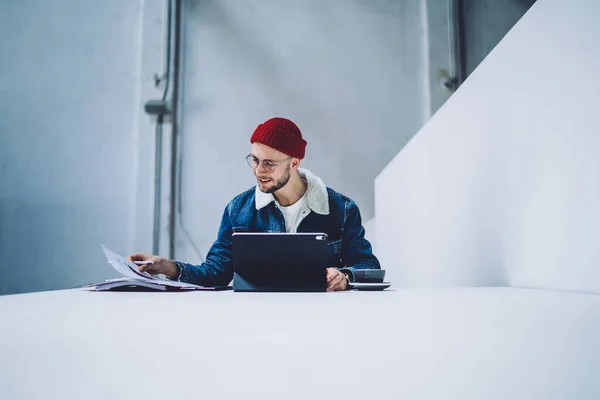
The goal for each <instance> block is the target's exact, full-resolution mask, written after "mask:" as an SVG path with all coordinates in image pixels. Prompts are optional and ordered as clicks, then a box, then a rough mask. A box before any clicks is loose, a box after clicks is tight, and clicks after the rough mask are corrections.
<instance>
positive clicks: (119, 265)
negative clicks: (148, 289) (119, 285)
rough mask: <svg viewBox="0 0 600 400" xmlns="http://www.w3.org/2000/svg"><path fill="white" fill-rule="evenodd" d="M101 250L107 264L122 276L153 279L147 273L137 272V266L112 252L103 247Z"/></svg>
mask: <svg viewBox="0 0 600 400" xmlns="http://www.w3.org/2000/svg"><path fill="white" fill-rule="evenodd" d="M102 250H103V251H104V255H106V258H107V260H108V262H109V264H110V265H112V266H113V267H114V269H116V270H117V271H119V272H120V273H121V274H122V275H124V276H127V277H129V278H144V279H154V277H153V276H152V275H150V274H149V273H147V272H139V271H138V269H137V265H135V264H134V263H132V262H131V261H129V260H128V259H126V258H125V257H122V256H120V255H118V254H117V253H115V252H114V251H112V250H110V249H108V248H106V247H104V246H103V245H102Z"/></svg>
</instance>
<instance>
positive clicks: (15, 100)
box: [0, 0, 162, 293]
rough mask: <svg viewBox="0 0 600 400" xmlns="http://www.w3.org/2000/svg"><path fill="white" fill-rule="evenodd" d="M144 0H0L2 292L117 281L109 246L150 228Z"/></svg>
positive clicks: (118, 246) (127, 242)
mask: <svg viewBox="0 0 600 400" xmlns="http://www.w3.org/2000/svg"><path fill="white" fill-rule="evenodd" d="M147 3H151V1H150V2H147ZM141 5H142V2H141V1H139V0H137V1H132V0H128V1H124V0H112V1H102V2H96V1H91V0H89V1H76V2H73V1H66V0H56V1H52V2H48V1H43V0H30V1H16V0H9V1H2V2H1V3H0V36H1V37H2V38H3V41H2V44H1V45H0V92H1V96H0V293H18V292H26V291H38V290H48V289H57V288H64V287H71V286H74V285H80V284H83V283H89V282H94V281H98V280H102V279H104V278H108V277H110V276H111V275H113V274H112V273H111V271H110V268H109V267H108V266H107V264H106V260H105V259H104V256H103V254H102V251H101V249H100V243H104V244H105V245H107V246H109V247H112V248H114V249H115V250H117V251H120V252H125V251H128V250H130V249H131V248H132V247H133V246H134V245H135V244H136V243H140V242H144V237H146V236H147V235H146V234H144V233H140V232H141V230H139V231H138V232H136V218H137V215H138V214H143V213H144V210H147V209H148V206H147V204H146V206H145V203H144V202H143V201H138V200H139V199H137V198H136V192H139V193H143V191H137V190H136V186H137V185H138V183H140V182H142V183H143V179H140V177H139V176H138V172H137V171H138V168H137V167H138V150H141V151H144V149H145V148H146V146H147V141H145V140H144V139H143V138H142V139H140V138H138V134H139V133H140V131H141V130H142V129H145V128H146V129H151V125H150V124H149V123H148V126H145V125H144V124H143V123H140V115H139V112H140V110H141V107H140V93H141V90H142V88H143V87H144V85H143V84H142V82H141V79H140V71H141V69H140V65H141V61H142V60H141V56H142V52H141V45H142V19H143V15H142V8H141ZM159 10H162V6H161V7H159ZM146 17H147V16H146ZM153 22H154V24H155V25H156V21H153ZM158 31H159V32H160V39H161V40H162V30H161V29H160V25H159V29H158ZM160 43H161V42H159V44H160ZM157 52H158V53H157V54H159V55H162V45H161V46H159V47H158V49H157ZM149 64H152V63H151V62H150V63H149ZM157 66H158V68H159V69H158V71H160V69H161V68H162V65H161V64H160V62H159V63H158V65H157ZM150 138H151V136H150ZM150 143H151V142H150ZM150 154H151V153H150ZM149 162H150V166H151V163H152V160H151V159H150V160H149ZM139 163H140V165H144V163H145V161H144V160H142V161H140V162H139ZM146 175H148V174H147V173H146ZM142 176H143V174H142ZM149 178H150V179H151V175H149ZM150 183H151V180H150ZM150 189H151V188H150ZM150 206H151V202H150ZM150 213H151V209H150ZM150 215H151V214H150ZM141 226H142V227H143V223H142V224H141ZM150 227H151V225H150ZM143 230H144V231H147V229H143ZM136 235H137V239H136Z"/></svg>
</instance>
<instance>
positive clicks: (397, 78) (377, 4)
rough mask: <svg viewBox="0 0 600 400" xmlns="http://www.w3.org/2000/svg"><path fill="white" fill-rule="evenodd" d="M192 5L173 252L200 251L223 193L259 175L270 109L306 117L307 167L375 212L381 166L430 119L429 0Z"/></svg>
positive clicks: (195, 255)
mask: <svg viewBox="0 0 600 400" xmlns="http://www.w3.org/2000/svg"><path fill="white" fill-rule="evenodd" d="M185 5H186V8H185V25H186V26H185V35H184V36H185V47H184V52H185V63H184V64H185V73H184V80H185V87H184V96H183V97H184V114H183V138H182V147H183V152H182V170H183V176H182V181H181V182H182V187H181V190H182V209H181V214H180V216H179V218H178V221H180V226H179V229H178V235H177V238H178V239H177V252H176V254H177V257H178V258H182V259H187V260H191V261H195V262H199V261H201V260H202V258H203V257H204V255H205V254H206V252H207V251H208V248H209V247H210V245H211V244H212V242H213V241H214V240H215V234H216V231H217V227H218V224H219V221H220V218H221V214H222V211H223V208H224V207H225V205H226V204H227V202H228V201H229V200H230V199H231V198H232V197H233V196H235V195H236V194H238V193H240V192H242V191H244V190H246V189H248V188H249V187H251V186H253V185H254V184H255V181H254V178H253V175H252V171H251V169H250V168H249V167H248V166H247V164H246V161H245V160H244V157H245V156H246V155H247V154H248V153H249V152H250V143H249V138H250V136H251V134H252V131H253V130H254V129H255V128H256V126H257V125H258V124H259V123H261V122H263V121H264V120H266V119H268V118H270V117H272V116H286V117H289V118H291V119H293V120H294V121H295V122H296V123H297V124H298V125H299V127H300V129H301V130H302V131H303V133H304V136H305V138H306V140H307V141H308V147H307V155H306V159H305V160H304V162H303V166H304V167H306V168H308V169H311V170H312V171H313V172H314V173H315V174H317V175H319V176H321V177H322V178H323V180H324V181H325V183H326V184H328V185H329V186H331V187H333V188H334V189H336V190H339V191H341V192H343V193H345V194H346V195H348V196H350V197H351V198H353V199H354V200H355V201H356V202H357V203H358V205H359V207H360V208H361V211H362V213H363V217H364V218H365V220H368V219H370V218H372V217H373V214H374V213H373V204H374V200H373V192H374V189H373V181H374V178H375V176H376V175H377V174H378V173H379V171H381V169H382V168H383V166H385V165H386V164H387V163H388V162H389V161H390V160H391V159H392V158H393V157H394V155H395V154H396V153H397V152H398V151H399V150H400V149H401V148H402V146H403V145H404V144H405V143H406V142H407V141H408V140H409V139H410V138H411V137H412V135H413V134H414V133H415V132H416V131H417V130H418V129H419V128H420V127H421V125H422V124H423V123H424V122H425V121H426V119H427V118H428V117H429V114H428V113H427V112H426V107H425V101H426V94H425V90H426V85H425V81H426V79H427V76H426V72H425V69H424V68H425V62H424V59H425V57H426V54H425V47H424V44H423V40H424V37H423V32H422V18H421V16H422V5H421V2H420V1H418V0H411V1H402V2H389V1H380V0H378V1H356V2H349V1H345V0H332V1H327V2H322V1H320V0H311V1H302V2H298V1H279V0H277V1H275V0H272V1H255V2H239V1H236V0H219V1H213V2H203V1H193V0H189V1H186V2H185ZM194 247H196V249H198V250H199V251H197V250H195V249H194Z"/></svg>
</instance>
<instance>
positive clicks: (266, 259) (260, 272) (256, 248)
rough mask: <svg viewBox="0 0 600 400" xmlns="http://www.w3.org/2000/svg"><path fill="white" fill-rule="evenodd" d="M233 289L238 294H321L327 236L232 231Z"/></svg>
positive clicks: (325, 262) (325, 284) (325, 265)
mask: <svg viewBox="0 0 600 400" xmlns="http://www.w3.org/2000/svg"><path fill="white" fill-rule="evenodd" d="M232 246H233V290H234V291H237V292H324V291H325V290H326V289H327V267H328V255H327V254H328V253H327V235H326V234H324V233H263V232H235V233H233V236H232Z"/></svg>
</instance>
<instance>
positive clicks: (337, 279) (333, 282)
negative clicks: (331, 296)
mask: <svg viewBox="0 0 600 400" xmlns="http://www.w3.org/2000/svg"><path fill="white" fill-rule="evenodd" d="M342 279H346V278H345V277H344V275H343V274H342V273H338V274H337V275H336V276H335V278H333V279H332V280H331V281H329V285H328V288H327V289H328V290H334V288H335V286H337V285H339V284H340V282H342Z"/></svg>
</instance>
